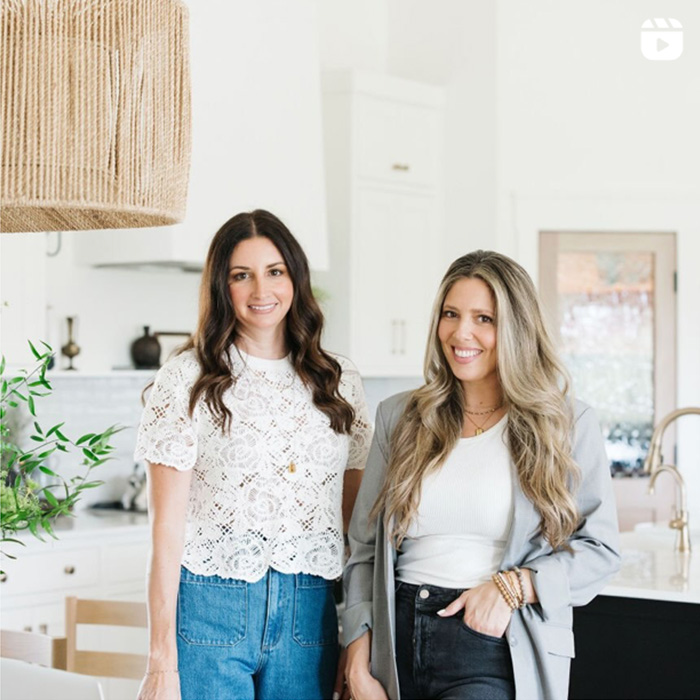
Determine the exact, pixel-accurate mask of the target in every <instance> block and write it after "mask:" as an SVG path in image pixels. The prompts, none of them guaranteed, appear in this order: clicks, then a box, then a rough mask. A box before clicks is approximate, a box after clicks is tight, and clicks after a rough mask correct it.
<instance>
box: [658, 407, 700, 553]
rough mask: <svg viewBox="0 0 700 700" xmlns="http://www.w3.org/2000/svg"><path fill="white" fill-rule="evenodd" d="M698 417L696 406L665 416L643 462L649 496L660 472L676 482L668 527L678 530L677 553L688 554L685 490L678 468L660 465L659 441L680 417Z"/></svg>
mask: <svg viewBox="0 0 700 700" xmlns="http://www.w3.org/2000/svg"><path fill="white" fill-rule="evenodd" d="M691 414H695V415H700V408H699V407H697V406H687V407H686V408H677V409H676V410H675V411H671V412H670V413H669V414H667V415H665V416H664V417H663V418H662V419H661V420H660V421H659V423H658V425H657V426H656V427H655V428H654V432H653V434H652V436H651V442H650V443H649V452H648V454H647V458H646V459H645V460H644V471H645V472H646V473H647V474H651V479H650V480H649V494H653V493H654V485H655V483H656V479H657V478H658V475H659V474H660V473H661V472H668V473H669V474H670V475H671V476H672V477H673V478H674V480H675V482H676V517H675V518H673V520H671V522H670V523H669V526H670V527H672V528H673V529H674V530H678V537H677V538H676V549H677V550H678V551H679V552H690V533H689V531H688V506H687V496H686V489H685V482H684V481H683V477H682V476H681V474H680V472H679V471H678V468H677V467H676V466H675V465H673V464H662V460H663V458H662V455H661V441H662V438H663V435H664V432H665V431H666V428H668V426H669V424H671V423H673V421H674V420H676V419H677V418H680V417H681V416H687V415H691Z"/></svg>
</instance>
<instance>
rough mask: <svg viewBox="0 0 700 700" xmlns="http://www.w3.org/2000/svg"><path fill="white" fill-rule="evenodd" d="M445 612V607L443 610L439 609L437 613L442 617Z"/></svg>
mask: <svg viewBox="0 0 700 700" xmlns="http://www.w3.org/2000/svg"><path fill="white" fill-rule="evenodd" d="M445 613H446V611H445V610H444V609H443V610H438V611H437V614H438V615H439V616H440V617H442V616H443V615H445Z"/></svg>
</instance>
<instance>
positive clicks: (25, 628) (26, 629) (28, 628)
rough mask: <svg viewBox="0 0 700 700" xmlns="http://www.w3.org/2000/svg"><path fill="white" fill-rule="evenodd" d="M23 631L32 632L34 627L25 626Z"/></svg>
mask: <svg viewBox="0 0 700 700" xmlns="http://www.w3.org/2000/svg"><path fill="white" fill-rule="evenodd" d="M22 631H24V632H31V631H32V626H31V625H25V626H24V627H23V628H22Z"/></svg>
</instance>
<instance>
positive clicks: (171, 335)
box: [154, 331, 192, 363]
mask: <svg viewBox="0 0 700 700" xmlns="http://www.w3.org/2000/svg"><path fill="white" fill-rule="evenodd" d="M154 335H155V336H156V338H158V341H159V342H160V359H161V363H163V362H166V361H167V360H169V359H170V358H171V357H173V356H174V355H175V354H176V352H177V351H178V350H179V349H180V348H181V347H182V346H183V345H184V344H185V343H186V342H187V341H188V340H189V339H190V338H191V337H192V334H191V333H187V332H186V331H155V333H154Z"/></svg>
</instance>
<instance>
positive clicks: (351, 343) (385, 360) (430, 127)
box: [314, 71, 443, 376]
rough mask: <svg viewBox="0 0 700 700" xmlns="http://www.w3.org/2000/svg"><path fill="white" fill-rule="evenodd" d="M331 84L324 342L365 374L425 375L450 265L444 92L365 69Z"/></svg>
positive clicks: (332, 76)
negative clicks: (444, 264) (445, 246)
mask: <svg viewBox="0 0 700 700" xmlns="http://www.w3.org/2000/svg"><path fill="white" fill-rule="evenodd" d="M323 85H324V138H325V152H326V178H327V181H326V185H327V191H328V221H329V245H330V260H331V264H330V270H329V272H328V273H317V274H316V275H315V277H314V279H315V282H316V283H317V284H318V286H319V287H321V288H322V290H323V292H324V293H325V294H324V296H325V297H326V298H325V301H324V306H325V312H326V335H325V340H324V342H325V346H326V347H327V348H328V349H329V350H334V351H336V352H339V353H341V354H343V355H347V356H348V357H350V358H351V359H352V360H353V362H355V364H357V366H358V368H359V370H360V372H361V373H362V374H363V375H364V376H418V375H420V374H422V364H423V355H424V350H425V344H426V338H427V333H428V324H429V319H430V310H431V307H432V302H433V298H434V296H435V293H436V291H437V285H438V281H439V276H440V273H441V272H442V271H441V270H440V269H439V265H440V260H441V256H440V250H441V245H442V236H441V219H442V187H441V178H440V172H441V157H442V146H441V134H442V131H443V130H442V118H443V117H442V115H443V92H442V90H441V89H440V88H437V87H434V86H428V85H423V84H420V83H415V82H413V81H407V80H403V79H399V78H394V77H391V76H386V75H377V74H372V73H365V72H358V71H350V72H335V73H329V74H327V75H325V76H324V81H323Z"/></svg>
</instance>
